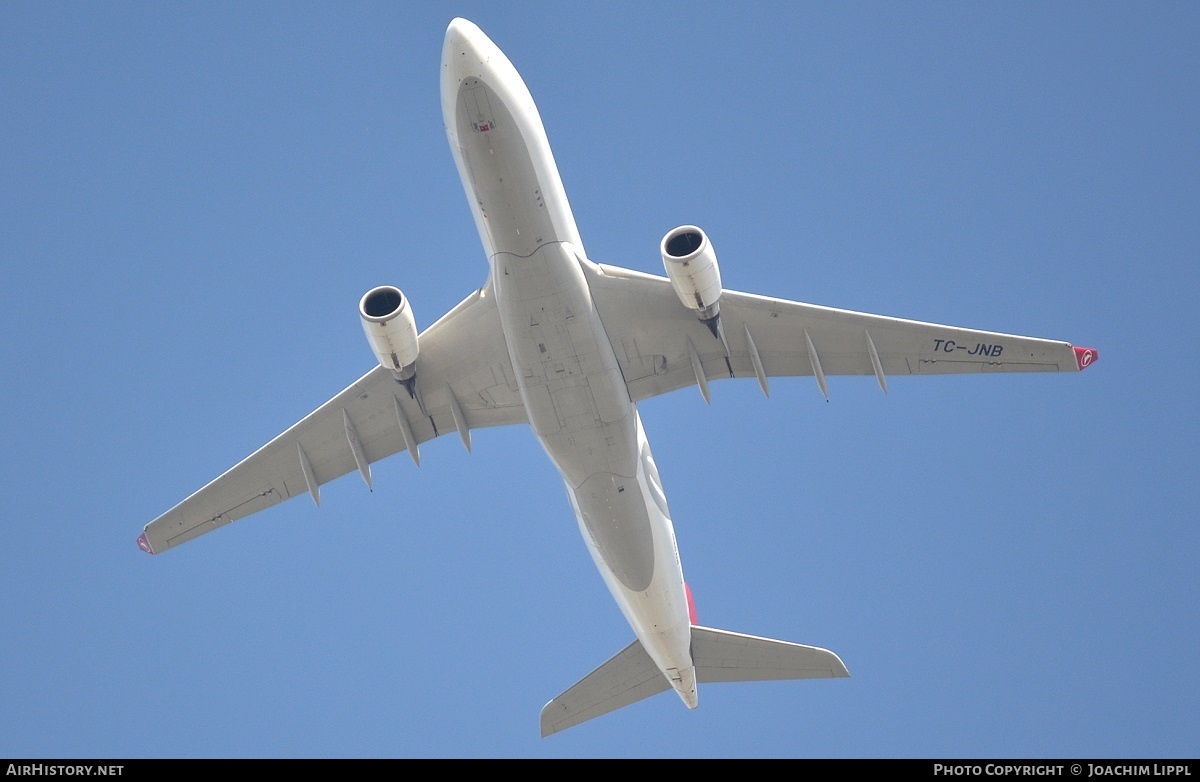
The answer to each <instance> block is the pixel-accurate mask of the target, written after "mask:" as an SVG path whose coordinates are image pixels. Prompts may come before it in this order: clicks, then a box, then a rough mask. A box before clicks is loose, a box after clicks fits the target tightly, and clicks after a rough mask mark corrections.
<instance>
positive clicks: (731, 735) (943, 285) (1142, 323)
mask: <svg viewBox="0 0 1200 782" xmlns="http://www.w3.org/2000/svg"><path fill="white" fill-rule="evenodd" d="M456 15H457V16H465V17H467V18H470V19H472V20H473V21H475V22H476V23H478V24H479V25H480V26H481V27H482V28H483V29H484V31H485V32H487V33H488V34H489V35H490V36H491V37H492V38H493V39H494V40H495V41H496V42H497V43H498V44H499V45H500V47H501V48H502V49H504V50H505V52H506V53H507V54H508V55H509V57H510V58H511V59H512V61H513V62H514V64H515V65H516V66H517V68H518V70H519V71H520V72H521V73H522V75H523V76H524V78H525V80H526V82H527V83H528V85H529V87H530V90H531V92H532V93H533V95H534V98H535V99H536V100H537V102H538V105H539V108H540V110H541V113H542V117H543V120H544V121H545V124H546V127H547V131H548V133H549V136H550V141H551V144H552V145H553V148H554V151H555V155H556V157H557V160H558V163H559V167H560V169H561V172H562V177H563V181H564V183H565V185H566V189H567V193H568V195H569V197H570V199H571V204H572V207H573V209H574V212H575V215H576V218H577V219H578V222H579V227H580V231H581V233H582V236H583V239H584V241H585V243H586V247H587V251H588V253H589V255H590V256H591V257H592V258H593V259H595V260H598V261H602V262H606V263H613V264H618V265H624V266H629V267H633V268H637V269H641V270H645V271H650V272H659V273H661V261H660V260H659V257H658V251H657V244H658V241H659V239H660V238H661V236H662V235H663V234H664V233H665V232H666V231H668V230H669V229H671V228H672V227H674V226H676V225H679V224H683V223H695V224H698V225H701V226H703V227H704V228H705V230H706V231H707V232H708V233H709V235H710V236H711V237H712V240H713V243H714V246H715V247H716V249H717V252H718V254H719V256H720V258H721V262H722V276H723V278H724V282H725V284H726V285H727V286H728V287H730V288H734V289H739V290H746V291H752V292H756V293H764V294H770V295H776V296H782V297H786V298H792V299H798V300H802V301H810V302H814V303H820V304H827V305H832V306H840V307H846V308H850V309H859V310H866V311H872V312H880V313H884V314H889V315H897V316H902V317H910V318H916V319H921V320H932V321H939V322H944V323H953V324H958V325H964V326H971V327H977V328H985V329H991V330H997V331H1007V332H1015V333H1021V334H1030V335H1035V336H1043V337H1050V338H1056V339H1064V340H1068V341H1071V342H1074V343H1075V344H1081V345H1088V346H1093V347H1096V348H1098V349H1099V350H1100V353H1101V361H1100V362H1099V364H1098V365H1097V366H1095V367H1094V368H1092V369H1090V370H1089V371H1088V372H1086V373H1084V374H1082V375H1062V376H1057V375H1056V376H1040V375H1035V376H1004V377H994V376H992V377H950V378H926V379H906V378H895V379H893V380H892V382H891V383H890V385H889V389H890V394H889V395H888V396H886V397H885V396H884V395H882V394H881V393H880V392H879V390H878V388H877V387H876V385H875V383H874V380H872V379H871V378H831V380H830V397H831V399H830V401H829V402H828V403H826V402H825V401H823V399H822V397H821V395H820V393H819V392H818V390H817V388H816V384H815V383H814V382H813V381H812V379H811V378H798V379H794V380H777V381H775V382H774V383H773V384H772V396H771V398H770V399H769V400H767V399H764V398H763V397H762V395H761V393H760V392H759V390H758V388H757V385H756V384H755V383H753V382H736V383H719V384H714V385H713V387H712V395H713V403H712V405H711V406H706V405H705V404H704V402H703V400H702V399H701V397H700V395H699V393H697V392H696V391H695V390H694V389H689V390H684V391H681V392H677V393H675V394H672V395H668V396H666V397H662V398H658V399H655V400H651V401H648V402H645V403H643V404H642V405H641V406H640V407H641V410H642V417H643V420H644V422H645V426H646V430H647V433H648V435H649V436H650V438H651V441H652V442H653V443H654V449H655V456H656V459H657V462H658V465H659V468H660V470H661V473H662V477H663V481H664V484H665V487H666V490H667V494H668V497H669V499H670V502H671V510H672V514H673V516H674V518H675V525H676V532H677V534H678V537H679V546H680V552H681V555H682V558H683V563H684V571H685V575H686V577H687V580H688V581H689V583H690V584H691V587H692V590H693V592H694V594H695V596H696V600H697V603H698V608H699V612H700V619H701V621H702V622H703V623H705V624H709V625H712V626H716V627H722V628H726V629H730V630H737V631H741V632H748V633H753V634H758V635H766V636H772V637H777V638H784V639H788V640H794V641H799V642H804V643H811V644H816V645H819V646H824V647H827V648H830V649H833V650H835V651H836V652H838V653H839V654H840V655H841V657H842V659H843V660H844V661H845V662H846V664H847V666H848V667H849V668H850V671H851V673H852V678H851V679H849V680H842V681H834V682H809V683H787V682H784V683H764V684H744V685H710V686H707V687H703V688H702V689H701V693H700V701H701V706H700V708H699V709H698V710H696V711H694V712H689V711H687V710H686V709H684V708H683V706H682V705H681V704H680V703H679V702H678V699H676V698H674V697H672V696H670V695H662V696H658V697H656V698H654V699H651V700H649V701H645V702H642V703H640V704H637V705H635V706H632V707H630V708H627V709H624V710H622V711H620V712H617V713H614V714H612V715H609V716H607V717H604V718H602V719H599V720H596V721H594V722H591V723H588V724H585V725H583V726H580V727H578V728H574V729H572V730H570V731H568V732H566V733H563V734H561V735H557V736H554V737H552V738H550V739H546V740H542V739H539V738H538V732H537V717H538V711H539V709H540V708H541V706H542V704H543V703H545V702H546V701H547V700H548V699H550V698H551V697H553V696H554V695H556V694H558V693H559V692H560V691H561V690H563V689H565V688H566V687H567V686H569V685H570V684H572V683H574V682H575V681H576V680H577V679H579V678H580V677H582V676H583V675H584V674H586V673H587V672H588V671H590V670H591V669H592V668H594V667H595V666H596V665H598V664H599V663H601V662H602V661H603V660H605V659H607V657H609V656H610V655H611V654H613V653H615V652H616V651H617V650H619V649H620V648H622V647H623V646H624V645H625V644H626V643H628V642H629V641H630V640H631V638H632V634H631V631H630V630H629V629H628V627H627V626H626V625H625V623H624V620H623V619H622V617H621V615H620V613H619V611H618V610H617V608H616V605H615V604H614V603H613V602H612V600H611V598H610V597H609V595H608V593H607V591H606V590H605V589H604V586H603V584H602V582H601V580H600V577H599V575H598V574H597V573H596V572H595V570H594V568H593V566H592V564H591V561H590V558H589V557H588V555H587V552H586V549H585V547H584V545H583V542H582V540H580V537H579V532H578V530H577V528H576V523H575V520H574V518H573V516H572V513H571V510H570V507H569V505H568V503H567V499H566V497H565V494H564V492H563V489H562V485H561V482H560V480H559V478H558V477H557V474H556V472H555V471H554V468H553V466H552V465H551V464H550V463H549V461H548V460H547V459H546V457H545V455H544V453H543V452H542V450H541V448H540V446H538V444H537V442H536V441H535V439H534V437H533V435H532V434H531V433H530V432H529V431H528V430H527V429H524V428H514V429H505V430H486V431H479V432H476V433H475V451H474V453H472V454H468V453H466V452H465V451H464V450H463V449H462V447H461V445H460V443H459V442H458V441H457V439H456V438H453V437H451V438H442V439H441V440H439V441H435V442H432V443H428V444H426V445H425V446H424V447H423V448H422V462H421V467H420V468H419V469H417V468H415V467H414V466H413V465H412V463H411V462H410V461H409V460H408V459H407V458H406V457H403V456H401V457H396V458H392V459H390V460H387V461H385V462H382V463H380V464H378V465H376V468H375V475H376V478H375V491H374V492H373V493H371V492H368V491H367V490H366V488H365V487H364V486H363V485H362V482H361V481H359V480H358V479H357V478H353V477H350V478H344V479H342V480H339V481H337V482H335V483H331V484H329V485H327V486H326V487H324V488H323V490H322V507H321V508H320V509H319V510H318V509H316V508H314V507H313V506H312V503H310V502H308V501H307V500H297V501H295V502H290V503H285V504H284V505H281V506H277V507H276V508H274V509H271V510H269V511H266V512H264V513H261V514H259V515H258V516H255V517H252V518H250V519H247V520H245V521H242V522H238V523H237V524H235V525H233V526H232V527H229V528H226V529H223V530H221V531H220V532H217V533H214V534H213V535H209V536H206V537H204V538H202V539H200V540H198V541H196V542H194V543H191V544H189V545H187V546H184V547H182V548H180V549H178V550H173V551H171V552H168V553H167V554H165V555H163V556H159V557H148V556H145V555H144V554H141V553H140V552H139V551H138V550H137V548H136V547H135V545H134V539H135V538H136V537H137V535H138V533H139V532H140V530H141V528H142V526H143V525H144V524H145V523H146V522H147V521H149V520H150V519H152V518H154V517H155V516H157V515H158V514H159V513H161V512H162V511H164V510H166V509H167V508H169V507H170V506H172V505H173V504H175V503H176V502H177V501H179V500H180V499H182V498H183V497H185V496H186V495H187V494H189V493H190V492H192V491H193V490H195V489H196V488H198V487H199V486H200V485H202V484H203V483H205V482H207V481H208V480H209V479H211V478H213V477H215V476H216V475H217V474H219V473H220V472H222V471H223V470H224V469H225V468H227V467H228V466H230V465H232V464H233V463H234V462H236V461H237V460H239V459H240V458H241V457H243V456H245V455H246V454H248V453H250V452H251V451H252V450H254V449H255V448H257V447H258V446H259V445H261V444H262V443H264V442H266V441H267V440H268V439H270V438H271V437H273V436H274V435H276V434H277V433H279V432H280V431H282V430H283V429H285V428H286V427H287V426H289V425H290V424H291V423H293V422H294V421H295V420H298V419H299V418H300V417H301V416H303V415H305V414H306V413H308V412H309V411H310V410H312V409H313V408H315V407H317V406H318V405H319V404H320V403H322V402H324V401H325V400H326V399H327V398H329V397H330V396H332V395H333V394H334V393H336V392H337V391H340V390H341V389H342V388H343V387H345V386H346V385H347V384H348V383H350V382H351V381H352V380H354V379H355V378H357V377H358V376H359V375H361V374H362V373H363V372H364V371H366V370H367V369H368V368H369V367H370V366H371V362H372V357H371V353H370V350H369V349H368V347H367V345H366V342H365V340H364V339H363V335H362V331H361V328H360V326H359V323H358V318H357V315H356V313H355V306H356V304H357V301H358V298H359V296H361V294H362V293H363V292H364V291H366V290H367V289H368V288H370V287H372V286H374V285H378V284H384V283H392V284H396V285H399V286H400V287H401V288H403V289H404V291H405V293H406V294H407V295H408V296H409V298H410V300H411V301H412V303H413V306H414V307H415V311H416V316H417V322H418V325H419V326H421V327H425V326H428V325H429V324H431V323H432V322H433V321H434V320H435V319H436V318H437V317H439V316H440V315H441V314H442V313H444V312H445V311H446V310H448V309H449V308H450V307H452V306H453V305H454V304H456V303H457V302H458V301H459V300H460V299H462V298H463V297H464V296H465V295H466V294H467V293H468V292H469V291H471V290H472V289H474V288H476V287H478V286H479V285H480V284H482V282H483V281H484V279H485V276H486V268H487V267H486V261H485V259H484V257H483V253H482V251H481V246H480V243H479V239H478V236H477V235H476V234H475V230H474V225H473V222H472V220H471V217H470V213H469V211H468V209H467V205H466V202H465V200H464V197H463V193H462V188H461V185H460V183H459V180H458V176H457V174H456V172H455V170H454V164H453V160H452V158H451V156H450V154H449V150H448V149H447V147H446V140H445V134H444V132H443V129H442V124H441V123H442V119H441V113H440V103H439V97H438V66H439V59H440V52H441V45H442V36H443V33H444V30H445V27H446V24H447V23H448V22H449V20H450V19H451V18H452V17H454V16H456ZM1198 38H1200V10H1198V8H1197V6H1196V5H1194V4H1186V3H1155V4H1134V3H1123V4H1120V3H1053V4H1047V3H994V4H984V3H969V4H967V3H919V4H895V3H857V4H825V3H823V4H816V5H812V4H801V3H797V4H790V3H789V4H778V5H775V4H751V5H749V6H746V7H737V8H736V9H735V7H734V6H733V5H732V4H715V5H705V4H694V3H686V4H685V3H679V4H671V3H661V4H654V7H653V8H651V7H649V6H648V5H646V4H642V3H634V4H619V3H617V4H614V3H594V4H586V3H585V4H558V3H548V4H540V3H504V4H496V3H478V2H464V3H426V4H413V5H412V6H411V7H409V6H408V5H402V4H394V3H383V4H364V3H354V4H347V3H337V4H314V3H286V4H275V3H257V4H243V3H228V4H227V3H203V4H201V3H195V4H182V3H176V4H161V3H29V2H13V3H4V4H0V183H2V184H0V253H2V256H0V257H2V259H3V263H2V267H0V268H3V274H4V277H3V279H4V285H3V286H2V287H0V297H2V299H0V303H2V306H0V333H2V334H3V338H2V339H0V360H2V361H3V366H4V367H5V370H4V371H3V373H2V374H0V377H3V381H4V386H5V399H6V401H7V403H6V404H5V405H3V406H2V408H0V433H2V435H3V436H2V437H0V443H2V446H3V448H4V457H5V458H4V465H5V469H4V471H3V477H2V478H0V480H2V481H3V483H2V484H0V596H2V600H0V626H2V627H3V628H4V642H3V644H0V756H32V757H71V756H75V757H87V756H97V757H101V756H113V757H142V756H153V757H164V756H165V757H193V756H195V757H251V756H266V757H290V756H320V757H340V756H352V757H355V756H385V757H394V756H433V757H444V756H453V757H458V756H468V757H476V756H489V757H490V756H498V757H510V756H516V757H556V756H616V757H625V756H659V755H663V756H684V757H687V756H702V757H724V756H731V757H740V756H752V757H760V756H787V757H807V756H820V757H907V756H917V757H938V756H948V757H987V756H1004V757H1109V756H1116V757H1123V756H1133V757H1151V756H1153V757H1195V756H1196V754H1197V740H1196V737H1197V735H1200V709H1198V708H1197V705H1196V704H1197V702H1198V701H1200V668H1198V666H1197V665H1196V648H1197V642H1198V641H1200V619H1198V615H1200V612H1198V611H1197V603H1198V598H1200V588H1198V578H1197V575H1196V568H1195V561H1196V552H1197V550H1198V548H1200V532H1198V531H1197V513H1196V510H1195V504H1194V500H1193V494H1194V492H1195V486H1196V478H1197V457H1196V435H1197V431H1198V426H1197V424H1198V416H1197V407H1196V404H1195V401H1194V396H1195V389H1196V387H1197V385H1198V382H1197V381H1198V380H1200V378H1198V377H1197V370H1196V363H1195V360H1194V357H1193V354H1194V352H1195V341H1196V335H1197V329H1196V324H1195V316H1196V306H1195V301H1194V300H1195V297H1196V294H1197V292H1198V291H1200V285H1198V282H1200V275H1198V273H1197V256H1198V254H1200V220H1198V219H1197V215H1198V214H1200V208H1198V206H1200V199H1198V195H1200V193H1198V190H1200V184H1198V183H1200V154H1198V149H1197V139H1198V138H1200V116H1198V112H1200V58H1198V55H1197V53H1196V51H1197V50H1196V46H1195V42H1196V40H1197V39H1198Z"/></svg>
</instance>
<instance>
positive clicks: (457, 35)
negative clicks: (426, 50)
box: [442, 18, 486, 62]
mask: <svg viewBox="0 0 1200 782" xmlns="http://www.w3.org/2000/svg"><path fill="white" fill-rule="evenodd" d="M480 38H483V39H484V40H486V36H484V34H483V31H482V30H480V29H479V27H477V26H476V25H475V23H474V22H471V21H468V20H466V19H462V18H456V19H453V20H451V22H450V25H449V26H448V27H447V28H446V41H445V43H444V44H442V60H443V61H447V62H448V61H449V60H450V58H451V57H452V56H453V55H460V56H461V55H464V54H467V53H468V52H471V51H472V50H475V49H478V48H479V47H478V45H477V43H476V42H477V41H478V40H479V39H480Z"/></svg>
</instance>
